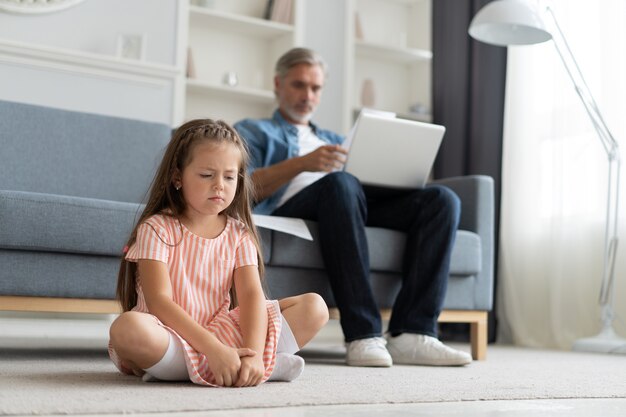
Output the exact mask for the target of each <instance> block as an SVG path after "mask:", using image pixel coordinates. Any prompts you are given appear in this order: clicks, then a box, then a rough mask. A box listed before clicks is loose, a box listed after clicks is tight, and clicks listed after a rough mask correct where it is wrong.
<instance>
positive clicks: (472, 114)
mask: <svg viewBox="0 0 626 417" xmlns="http://www.w3.org/2000/svg"><path fill="white" fill-rule="evenodd" d="M490 1H491V0H464V1H459V0H433V2H432V8H433V9H432V10H433V22H432V27H433V35H432V36H433V46H432V47H433V67H432V70H433V120H434V122H435V123H437V124H441V125H444V126H445V127H446V134H445V136H444V139H443V142H442V144H441V148H440V150H439V154H438V156H437V160H436V162H435V167H434V177H435V178H446V177H453V176H460V175H477V174H480V175H489V176H490V177H492V178H493V179H494V182H495V194H496V195H495V201H496V225H497V224H498V210H499V207H498V201H499V187H500V171H501V155H502V125H503V118H504V88H505V76H506V62H507V50H506V48H500V47H495V46H490V45H486V44H484V43H480V42H477V41H475V40H473V39H471V38H470V36H469V35H468V33H467V29H468V27H469V24H470V22H471V20H472V18H473V17H474V15H475V14H476V13H477V12H478V10H480V9H481V8H482V7H483V6H484V5H486V4H487V3H489V2H490ZM496 229H497V226H496ZM496 231H497V230H496ZM496 236H497V233H496ZM496 248H497V239H496ZM496 253H497V252H496ZM494 282H496V285H497V277H496V279H495V280H494ZM496 315H497V311H495V310H494V311H493V312H491V313H490V317H489V340H490V341H493V340H494V339H495V334H496V332H495V326H496ZM463 327H464V326H462V325H458V324H443V325H441V336H442V337H443V338H444V339H458V338H459V335H461V334H463V335H467V334H468V331H467V329H464V328H463ZM465 327H467V326H465Z"/></svg>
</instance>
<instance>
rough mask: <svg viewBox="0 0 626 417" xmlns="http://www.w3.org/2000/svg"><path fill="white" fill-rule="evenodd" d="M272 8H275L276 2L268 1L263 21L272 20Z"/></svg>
mask: <svg viewBox="0 0 626 417" xmlns="http://www.w3.org/2000/svg"><path fill="white" fill-rule="evenodd" d="M272 8H274V0H267V4H266V5H265V11H264V12H263V19H265V20H270V19H271V18H272Z"/></svg>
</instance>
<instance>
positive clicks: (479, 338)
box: [439, 310, 487, 360]
mask: <svg viewBox="0 0 626 417" xmlns="http://www.w3.org/2000/svg"><path fill="white" fill-rule="evenodd" d="M439 322H440V323H469V324H470V344H471V347H472V358H473V359H474V360H485V359H487V312H486V311H476V310H444V311H442V312H441V315H440V316H439Z"/></svg>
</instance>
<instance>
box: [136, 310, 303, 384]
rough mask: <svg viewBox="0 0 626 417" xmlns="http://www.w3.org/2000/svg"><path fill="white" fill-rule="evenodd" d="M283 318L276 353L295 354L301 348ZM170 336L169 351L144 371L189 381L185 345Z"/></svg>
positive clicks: (155, 375) (162, 376)
mask: <svg viewBox="0 0 626 417" xmlns="http://www.w3.org/2000/svg"><path fill="white" fill-rule="evenodd" d="M281 318H282V325H281V327H282V330H281V332H280V338H279V339H278V345H277V346H276V353H289V354H294V353H296V352H297V351H298V350H300V348H299V347H298V343H297V342H296V338H295V337H294V335H293V332H292V331H291V328H290V327H289V324H288V323H287V320H285V318H284V317H283V316H282V315H281ZM168 334H169V336H170V342H169V345H168V347H167V351H166V352H165V354H164V355H163V357H162V358H161V359H160V360H159V361H158V362H157V363H156V364H154V365H152V366H151V367H150V368H147V369H144V371H146V373H148V374H150V375H151V376H153V377H155V378H157V379H160V380H162V381H188V380H189V374H188V373H187V364H186V363H185V349H184V348H183V344H182V343H181V341H180V340H179V339H178V337H176V336H174V335H173V334H172V333H170V332H168Z"/></svg>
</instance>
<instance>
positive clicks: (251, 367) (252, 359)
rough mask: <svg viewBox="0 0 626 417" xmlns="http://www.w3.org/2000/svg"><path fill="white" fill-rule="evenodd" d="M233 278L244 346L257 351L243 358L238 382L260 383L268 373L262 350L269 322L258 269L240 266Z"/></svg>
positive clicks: (244, 383)
mask: <svg viewBox="0 0 626 417" xmlns="http://www.w3.org/2000/svg"><path fill="white" fill-rule="evenodd" d="M233 280H234V283H235V291H236V292H237V301H238V302H239V309H240V319H239V325H240V327H241V331H242V333H243V346H244V347H247V348H250V349H252V350H254V351H255V352H256V355H254V356H247V357H245V358H242V359H241V370H240V372H239V379H238V380H237V384H236V385H237V386H240V387H241V386H251V385H258V384H260V383H261V380H262V379H263V374H264V373H265V366H264V364H263V352H264V351H265V339H266V337H267V321H268V318H267V307H266V304H265V294H264V293H263V288H262V287H261V279H260V277H259V269H258V267H257V266H254V265H250V266H243V267H241V268H237V269H235V272H234V275H233Z"/></svg>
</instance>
